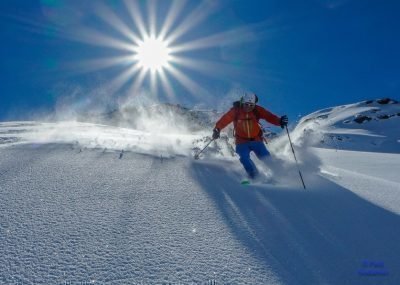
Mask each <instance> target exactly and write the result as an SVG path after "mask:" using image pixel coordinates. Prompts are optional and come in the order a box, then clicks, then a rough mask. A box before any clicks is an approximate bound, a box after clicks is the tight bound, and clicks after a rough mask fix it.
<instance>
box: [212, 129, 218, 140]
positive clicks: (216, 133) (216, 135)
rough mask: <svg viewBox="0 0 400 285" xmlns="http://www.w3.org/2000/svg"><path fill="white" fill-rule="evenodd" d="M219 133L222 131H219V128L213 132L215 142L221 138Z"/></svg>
mask: <svg viewBox="0 0 400 285" xmlns="http://www.w3.org/2000/svg"><path fill="white" fill-rule="evenodd" d="M219 133H220V130H219V129H218V128H215V129H214V130H213V134H212V138H213V140H216V139H218V138H219Z"/></svg>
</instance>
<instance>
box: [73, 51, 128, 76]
mask: <svg viewBox="0 0 400 285" xmlns="http://www.w3.org/2000/svg"><path fill="white" fill-rule="evenodd" d="M128 62H133V57H132V55H121V56H114V57H107V58H97V59H89V60H80V61H79V62H69V63H67V64H65V66H66V67H67V68H69V69H74V70H75V72H76V73H88V72H93V71H99V70H104V69H108V68H112V67H115V66H116V65H126V64H127V63H128Z"/></svg>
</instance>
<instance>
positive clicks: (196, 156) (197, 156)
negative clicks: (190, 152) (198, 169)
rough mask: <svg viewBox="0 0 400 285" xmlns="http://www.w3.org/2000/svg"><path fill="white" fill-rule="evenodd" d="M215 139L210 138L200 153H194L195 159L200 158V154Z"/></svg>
mask: <svg viewBox="0 0 400 285" xmlns="http://www.w3.org/2000/svg"><path fill="white" fill-rule="evenodd" d="M213 141H215V139H212V140H210V141H209V142H208V144H206V146H205V147H204V148H203V149H202V150H200V151H199V152H198V153H196V154H195V155H194V159H199V158H200V157H199V155H200V154H201V153H202V152H203V151H204V150H205V149H206V148H207V147H208V146H209V145H210V143H212V142H213Z"/></svg>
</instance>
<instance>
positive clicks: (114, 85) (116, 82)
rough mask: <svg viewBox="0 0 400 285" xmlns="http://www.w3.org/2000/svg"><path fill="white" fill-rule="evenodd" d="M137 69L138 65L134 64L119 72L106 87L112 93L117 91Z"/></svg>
mask: <svg viewBox="0 0 400 285" xmlns="http://www.w3.org/2000/svg"><path fill="white" fill-rule="evenodd" d="M138 70H140V66H139V65H138V64H135V65H132V66H130V67H129V68H128V69H126V70H125V71H123V72H122V73H120V75H118V76H117V77H116V78H114V79H113V80H112V81H111V82H110V83H109V85H108V88H109V89H110V91H111V92H112V93H116V92H118V91H119V90H120V89H121V88H122V87H123V86H124V85H125V84H126V83H127V82H128V80H129V79H131V78H132V76H133V75H134V74H135V73H136V72H137V71H138Z"/></svg>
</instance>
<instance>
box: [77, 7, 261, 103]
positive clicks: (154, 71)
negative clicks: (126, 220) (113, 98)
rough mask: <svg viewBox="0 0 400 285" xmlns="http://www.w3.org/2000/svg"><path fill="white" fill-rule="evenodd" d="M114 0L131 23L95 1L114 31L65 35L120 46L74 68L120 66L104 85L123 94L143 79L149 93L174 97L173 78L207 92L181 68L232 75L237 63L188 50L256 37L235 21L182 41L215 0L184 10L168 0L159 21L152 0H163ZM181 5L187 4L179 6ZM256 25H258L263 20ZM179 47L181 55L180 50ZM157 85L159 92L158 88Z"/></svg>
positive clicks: (191, 89)
mask: <svg viewBox="0 0 400 285" xmlns="http://www.w3.org/2000/svg"><path fill="white" fill-rule="evenodd" d="M120 2H121V3H123V5H124V7H125V8H126V10H127V12H128V14H129V16H130V20H131V21H130V23H134V25H133V26H130V24H128V22H127V21H125V20H124V19H123V17H120V15H118V14H116V13H115V11H114V10H113V9H111V8H109V7H107V6H106V5H105V4H97V5H98V6H96V7H97V8H96V15H97V16H98V17H99V19H100V20H101V21H102V22H104V23H106V24H107V25H108V26H109V27H110V28H112V29H113V30H114V31H117V32H118V37H112V36H110V35H107V34H104V33H103V32H102V31H99V30H96V29H92V28H89V27H83V28H82V29H79V30H78V32H77V34H76V35H75V36H71V37H70V38H71V39H75V40H78V41H81V42H83V43H87V44H92V45H93V44H94V45H98V46H101V47H106V48H112V49H116V50H121V51H123V53H121V55H120V56H110V57H106V58H99V59H92V60H88V61H86V62H83V61H79V72H82V71H84V72H85V71H86V72H91V71H94V70H100V69H108V68H112V67H113V66H115V65H122V66H124V69H123V70H122V71H121V72H120V73H119V74H117V75H116V76H115V77H114V78H110V83H109V88H110V90H112V92H113V93H115V94H116V93H118V92H119V91H120V90H121V89H122V88H124V87H125V86H126V87H127V89H126V93H127V94H138V93H139V91H140V89H142V88H143V87H144V86H146V85H148V87H150V92H151V94H155V95H157V96H158V95H159V94H160V95H161V94H162V95H166V96H168V98H170V99H175V98H176V94H175V92H176V91H175V90H176V88H175V86H174V85H173V84H172V83H171V80H173V81H175V82H176V83H179V85H181V87H183V88H184V89H186V90H187V91H189V92H190V94H191V95H193V96H196V97H197V98H202V99H204V98H205V96H209V95H210V93H209V92H208V90H207V89H206V88H204V87H203V86H201V85H200V84H199V83H198V82H197V81H196V80H194V78H192V77H191V76H194V75H193V74H191V73H188V72H185V71H184V70H183V69H185V70H192V71H196V72H201V73H203V74H204V75H207V76H214V75H216V74H220V73H221V72H222V71H223V73H224V76H225V74H226V73H229V72H231V75H232V76H236V74H237V70H238V69H237V68H236V67H234V68H232V66H230V65H228V64H227V63H225V62H219V60H217V61H216V62H214V61H206V60H204V59H199V58H194V57H191V56H190V52H193V51H199V50H206V49H210V48H214V47H215V48H221V47H224V46H229V45H235V44H236V43H244V42H250V41H253V40H255V39H257V37H254V32H253V28H252V27H238V28H236V29H232V30H227V31H222V32H219V33H216V34H210V35H205V36H204V37H203V38H195V39H193V40H191V41H185V40H184V36H185V35H186V34H188V33H189V32H190V31H191V30H193V29H195V28H196V27H199V26H200V24H201V23H202V22H204V21H205V20H206V19H207V18H208V17H210V16H211V15H212V14H214V13H216V12H217V11H219V10H220V9H219V8H220V5H217V2H218V1H209V0H202V1H198V3H199V4H197V6H195V7H193V8H192V10H189V9H190V6H189V5H188V4H187V3H188V1H181V0H173V1H169V2H170V4H169V8H168V11H167V13H166V14H165V15H163V16H164V20H163V22H161V23H157V20H159V19H158V18H157V17H156V16H157V9H156V8H157V7H156V3H161V2H163V3H164V1H159V2H157V1H133V0H132V1H131V0H124V1H120ZM194 2H197V1H194ZM141 3H145V4H143V5H142V4H141ZM145 6H147V14H146V11H144V7H145ZM186 8H188V10H187V11H186V12H183V11H184V9H186ZM182 15H184V16H182ZM160 19H161V18H160ZM158 26H159V27H160V29H159V30H158V29H157V27H158ZM256 27H257V29H259V30H263V31H264V25H257V26H256ZM254 29H255V28H254ZM183 53H185V54H186V55H185V56H184V55H183ZM126 66H127V67H126ZM238 68H240V67H238ZM218 72H219V73H218ZM160 84H161V85H160ZM146 87H147V86H146ZM159 87H161V89H160V88H159ZM159 90H161V91H162V93H161V92H160V93H158V91H159ZM177 90H179V89H177Z"/></svg>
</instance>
